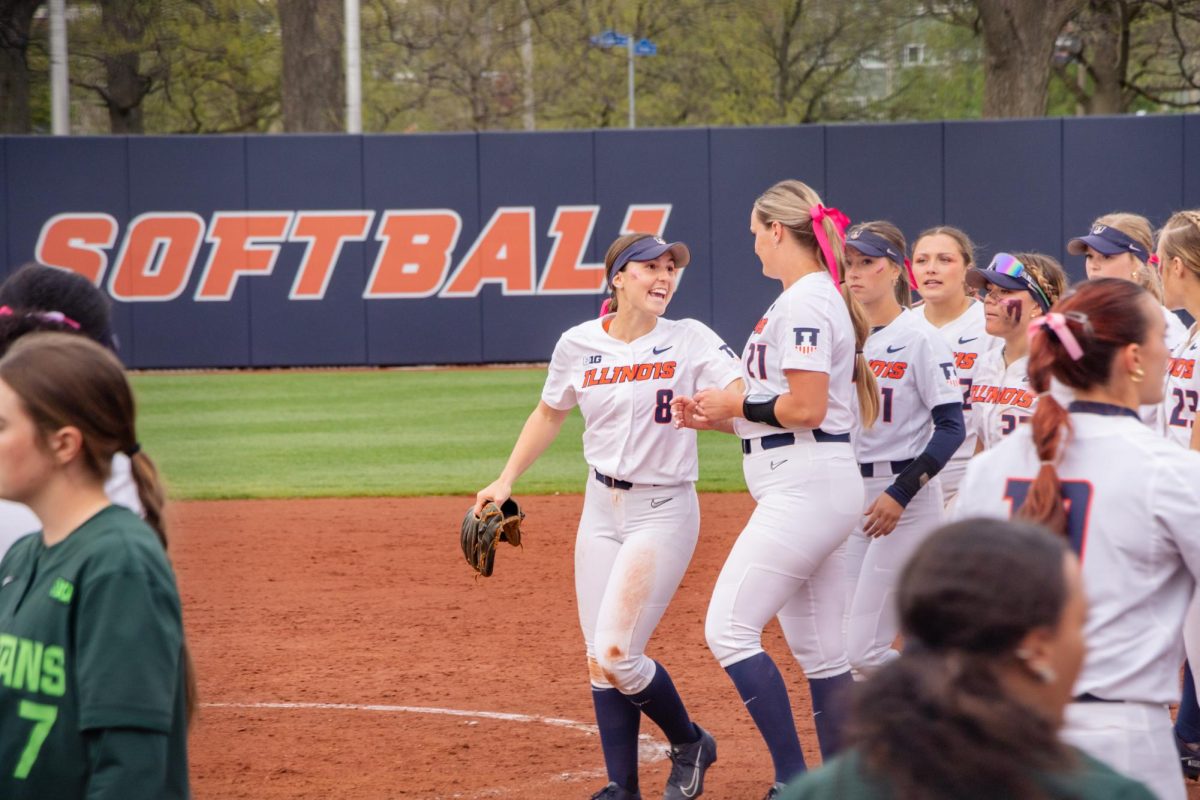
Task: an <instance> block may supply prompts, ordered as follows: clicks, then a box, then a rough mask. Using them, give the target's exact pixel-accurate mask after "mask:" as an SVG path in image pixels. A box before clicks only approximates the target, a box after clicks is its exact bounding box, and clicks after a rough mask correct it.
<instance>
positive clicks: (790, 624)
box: [676, 180, 878, 797]
mask: <svg viewBox="0 0 1200 800" xmlns="http://www.w3.org/2000/svg"><path fill="white" fill-rule="evenodd" d="M847 223H848V220H846V218H845V216H843V215H842V214H841V213H840V212H838V211H837V210H835V209H829V208H825V206H823V205H822V204H821V198H820V197H819V196H818V195H817V193H816V192H814V191H813V190H812V189H810V188H809V187H808V186H806V185H805V184H803V183H801V182H800V181H795V180H789V181H783V182H782V183H778V184H776V185H775V186H772V187H771V188H770V189H768V190H767V191H766V192H765V193H764V194H763V195H762V196H761V197H759V198H758V200H757V201H755V204H754V209H753V211H752V212H751V215H750V231H751V233H753V234H754V252H755V253H756V254H757V255H758V257H759V259H760V260H761V261H762V266H763V274H765V275H766V276H767V277H770V278H775V279H777V280H779V281H781V282H782V283H783V287H784V289H783V293H782V294H781V295H780V296H779V298H778V299H777V300H776V301H775V302H774V303H773V304H771V306H770V307H769V308H768V309H767V311H766V313H765V314H764V315H763V317H762V319H760V320H759V321H758V324H756V325H755V326H754V330H753V331H752V332H751V334H750V338H749V340H748V341H747V343H746V347H745V350H744V351H743V353H742V376H743V378H744V379H745V382H746V385H747V390H746V391H747V393H746V394H745V395H743V393H742V392H741V391H737V390H725V391H720V390H706V391H703V392H700V393H699V394H697V395H696V396H695V398H687V397H685V398H678V399H677V402H676V413H677V414H678V415H679V418H680V420H681V422H682V424H685V425H688V426H689V427H715V428H719V429H721V430H725V431H729V432H732V433H735V434H736V435H738V436H739V437H741V439H742V453H743V454H744V455H745V459H744V461H743V469H744V472H745V476H746V485H747V486H748V487H749V490H750V494H751V495H752V496H753V497H754V499H755V501H756V502H757V504H758V505H757V507H756V508H755V510H754V513H753V514H752V515H751V517H750V520H749V522H747V523H746V527H745V528H744V529H743V530H742V532H741V534H740V535H739V536H738V539H737V542H736V543H735V544H734V546H733V549H732V550H731V551H730V553H729V557H728V559H727V560H726V562H725V566H724V567H723V568H722V569H721V574H720V576H719V577H718V578H717V585H716V588H715V589H714V591H713V597H712V601H711V603H710V604H709V608H708V619H707V621H706V622H705V634H706V636H707V638H708V646H709V648H710V649H711V650H712V652H713V655H715V656H716V658H717V660H718V662H719V663H720V664H721V666H722V667H724V668H725V671H726V672H727V673H728V675H729V677H730V678H731V679H732V680H733V683H734V685H735V686H736V687H737V691H738V694H740V695H741V698H742V701H743V702H744V703H745V704H746V709H747V710H748V711H749V712H750V716H751V717H752V718H753V719H754V723H755V725H757V726H758V730H759V732H760V733H761V734H762V737H763V739H764V740H765V741H766V744H767V748H768V749H769V750H770V752H771V760H772V761H773V763H774V767H775V781H774V785H773V786H772V787H771V789H770V791H769V792H768V794H767V797H775V796H776V795H777V793H778V792H779V790H780V789H781V788H782V786H783V784H784V783H785V782H787V781H788V780H790V779H791V778H793V777H795V776H796V775H797V774H799V773H800V772H802V771H803V770H804V769H805V763H804V755H803V753H802V752H801V750H800V741H799V738H798V737H797V735H796V728H795V722H794V720H793V718H792V709H791V704H790V703H789V701H788V694H787V687H786V686H785V685H784V683H783V679H782V677H781V676H780V673H779V670H778V668H777V667H776V666H775V662H774V661H772V660H771V657H770V656H769V655H767V654H766V653H765V652H764V651H763V649H762V630H763V627H764V626H765V625H766V624H767V622H769V621H770V620H771V618H772V617H778V619H779V623H780V626H781V627H782V628H783V633H784V636H785V637H786V638H787V641H788V645H789V647H790V648H791V651H792V654H793V655H794V656H795V657H796V659H797V660H798V661H799V662H800V665H801V666H802V667H803V668H804V673H805V675H807V676H808V685H809V689H810V691H811V692H812V700H813V714H814V717H815V722H816V726H817V735H818V737H819V739H820V745H821V753H822V755H823V756H829V755H832V754H833V753H834V752H836V750H837V748H838V735H839V729H840V726H841V716H842V710H841V708H840V703H838V702H836V699H837V698H836V696H837V695H838V694H840V693H841V691H842V690H843V689H844V688H845V685H846V684H848V683H850V682H851V678H850V665H849V663H848V662H847V660H846V647H845V639H844V636H843V631H842V625H843V607H844V597H843V593H844V589H843V585H844V582H845V559H844V552H845V542H846V539H847V537H848V536H849V535H850V532H851V531H852V530H853V529H854V526H855V524H856V523H857V522H858V519H859V516H860V515H861V513H862V508H863V482H862V476H861V475H859V471H858V464H857V463H856V462H855V460H854V451H853V449H852V448H851V446H850V431H851V430H852V429H853V428H854V426H855V408H856V405H857V406H858V407H859V408H860V409H861V414H862V418H863V422H864V425H865V426H867V427H869V426H870V425H871V423H872V422H874V420H875V417H876V415H877V413H878V395H877V394H876V391H875V378H874V376H873V375H872V374H871V372H870V370H869V369H868V368H867V363H866V361H865V360H864V359H863V358H862V357H861V352H862V347H863V343H864V342H865V341H866V338H867V334H868V332H869V329H868V325H867V320H866V317H865V315H864V312H863V310H862V306H861V305H859V303H858V301H857V300H855V299H854V296H853V295H851V294H850V292H849V289H848V288H846V287H845V286H842V277H843V275H844V274H845V265H846V258H845V252H844V244H843V240H842V236H843V235H844V234H843V232H844V231H845V228H846V225H847ZM856 387H857V390H858V402H857V404H856V403H855V388H856Z"/></svg>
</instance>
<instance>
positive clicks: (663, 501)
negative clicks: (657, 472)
mask: <svg viewBox="0 0 1200 800" xmlns="http://www.w3.org/2000/svg"><path fill="white" fill-rule="evenodd" d="M674 499H675V498H674V497H660V498H658V499H657V500H651V501H650V507H651V508H661V507H662V506H665V505H666V504H667V503H669V502H671V501H672V500H674Z"/></svg>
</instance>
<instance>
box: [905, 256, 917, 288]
mask: <svg viewBox="0 0 1200 800" xmlns="http://www.w3.org/2000/svg"><path fill="white" fill-rule="evenodd" d="M904 269H905V270H906V271H907V272H908V288H910V289H916V288H917V276H916V275H914V274H913V271H912V262H911V261H909V260H908V259H907V258H906V259H904Z"/></svg>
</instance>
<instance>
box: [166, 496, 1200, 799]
mask: <svg viewBox="0 0 1200 800" xmlns="http://www.w3.org/2000/svg"><path fill="white" fill-rule="evenodd" d="M466 505H467V501H466V500H465V499H463V498H421V499H393V500H372V499H366V500H289V501H235V502H194V503H179V504H176V505H175V506H174V507H173V510H172V523H173V529H172V538H173V543H172V557H173V559H174V562H175V565H176V570H177V572H178V574H179V582H180V587H181V590H182V594H183V599H184V613H185V620H186V624H187V628H188V634H189V637H190V642H191V647H192V652H193V655H194V657H195V661H196V666H197V671H198V674H199V682H200V692H201V703H202V704H203V705H202V709H201V714H200V717H199V719H198V720H197V721H196V724H195V726H194V728H193V732H192V737H191V759H192V776H193V789H194V795H195V797H196V798H197V800H218V799H219V800H224V799H225V798H254V800H274V799H275V798H289V800H292V799H295V800H300V799H301V798H313V799H314V800H317V799H318V798H319V799H320V800H326V799H327V798H338V799H339V800H383V798H522V799H530V800H536V799H538V798H554V799H556V800H557V799H558V798H586V797H588V796H589V795H590V794H591V792H592V791H594V790H595V789H596V788H598V787H599V786H600V785H602V784H603V783H604V778H603V774H604V773H603V761H602V758H601V754H600V746H599V740H598V738H597V736H596V734H595V732H594V727H593V726H592V707H591V697H590V692H589V689H588V682H587V666H586V662H585V659H584V656H583V645H582V639H581V637H580V633H579V624H578V621H577V618H576V610H575V602H574V593H573V588H572V577H571V571H572V547H573V540H574V531H575V524H576V520H577V519H578V514H579V511H580V507H581V505H582V498H581V497H578V496H563V497H530V498H525V507H526V509H527V511H528V513H529V520H528V521H527V525H526V527H525V547H524V549H522V550H516V549H512V548H509V547H506V546H503V549H502V550H501V551H500V553H499V555H498V557H497V570H496V575H495V576H493V577H492V578H490V579H486V580H485V579H480V580H478V581H475V580H473V579H472V578H471V572H470V569H469V568H468V567H467V565H466V564H465V563H463V560H462V556H461V554H460V551H459V548H458V536H457V530H456V529H457V527H458V520H459V519H461V515H462V513H463V511H464V509H465V508H466ZM751 508H752V501H751V500H750V499H749V497H747V496H746V495H703V496H702V497H701V509H702V528H701V536H700V545H699V546H698V547H697V550H696V555H695V558H694V559H693V562H692V566H691V569H690V570H689V572H688V574H687V576H686V577H685V578H684V581H683V585H682V586H681V588H680V590H679V593H678V595H677V596H676V599H675V602H674V603H673V604H672V606H671V608H670V609H669V610H668V612H667V615H666V617H665V618H664V619H663V621H662V624H661V625H660V627H659V630H658V633H657V634H656V636H655V638H654V639H652V640H651V648H650V651H649V654H650V655H652V656H653V657H655V658H657V659H658V660H660V661H661V662H663V664H664V665H666V666H667V668H668V669H670V671H671V674H672V677H673V678H674V679H675V682H676V684H677V685H678V686H679V689H680V692H681V693H682V695H683V697H684V699H685V700H686V701H687V703H688V705H689V708H690V710H691V711H692V713H693V715H694V716H695V718H696V719H697V721H699V722H700V723H701V724H703V725H704V726H706V727H707V728H708V729H709V730H710V731H712V732H713V734H714V735H715V736H716V737H717V739H718V753H719V760H718V762H717V764H716V765H715V766H714V767H713V769H712V771H711V772H710V773H709V778H708V780H707V782H706V783H707V786H706V788H707V791H706V792H705V796H706V797H708V798H712V799H713V800H720V799H721V798H726V799H727V800H732V799H733V798H737V799H738V800H744V799H745V798H755V799H756V798H758V797H761V796H762V794H763V793H764V792H765V791H766V788H767V786H768V784H769V781H770V778H771V766H770V758H769V757H768V755H767V752H766V749H765V747H764V746H763V745H762V743H761V740H760V739H759V738H758V735H757V733H756V731H755V729H754V727H753V724H752V723H751V722H750V719H749V716H748V715H747V714H746V713H745V711H744V710H743V708H742V704H741V701H740V700H739V698H738V696H737V693H736V692H735V691H734V688H733V685H732V684H731V683H730V681H729V679H728V678H727V677H726V676H725V674H724V673H723V672H722V671H721V669H720V668H719V667H718V666H717V664H716V662H715V661H714V660H713V659H712V657H711V655H710V654H709V652H708V649H707V647H706V646H705V644H704V630H703V624H704V611H705V608H706V606H707V603H708V598H709V595H710V594H711V591H712V586H713V583H714V582H715V580H716V576H717V572H718V571H719V569H720V567H721V564H722V562H723V560H724V557H725V554H726V553H727V552H728V550H729V547H730V545H731V544H732V542H733V539H734V537H735V536H736V534H737V532H738V530H740V528H741V525H742V524H743V522H744V521H745V519H746V518H747V516H748V515H749V513H750V510H751ZM766 646H767V649H768V651H769V652H770V653H771V654H772V655H774V656H775V658H776V661H777V662H778V664H779V666H780V669H781V670H782V671H783V674H784V677H785V679H786V680H787V681H788V683H789V685H790V686H791V687H792V689H793V691H792V699H793V702H794V705H795V708H794V711H795V713H796V717H797V724H798V727H799V729H800V731H801V738H802V740H803V743H804V751H805V756H806V757H807V758H808V759H809V761H810V763H817V762H818V761H819V755H818V754H817V750H816V736H815V734H814V732H813V727H812V723H811V717H810V708H809V705H808V692H807V689H806V687H805V684H804V677H803V675H802V673H801V671H800V669H799V667H798V665H797V664H796V662H795V661H794V660H793V659H792V658H791V656H790V654H789V653H788V651H787V647H786V645H785V644H784V642H783V639H782V637H781V635H780V634H779V631H778V628H777V626H772V627H771V628H769V629H768V634H767V636H766ZM642 730H643V734H652V735H653V736H654V737H655V738H654V739H649V738H648V737H645V736H644V737H643V738H644V739H646V741H644V746H643V748H642V770H641V779H642V789H643V792H644V794H645V796H646V797H647V798H652V797H657V796H659V795H660V794H661V791H662V785H663V783H664V781H665V780H666V775H667V772H668V769H669V762H667V761H666V760H665V758H664V757H663V750H664V748H665V745H664V743H663V742H662V741H661V735H660V734H659V733H658V731H657V729H655V728H654V727H653V725H652V724H650V723H648V722H643V728H642ZM1191 796H1192V797H1193V798H1197V797H1200V793H1195V792H1193V793H1192V794H1191Z"/></svg>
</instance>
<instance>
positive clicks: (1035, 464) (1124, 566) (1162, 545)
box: [956, 404, 1200, 799]
mask: <svg viewBox="0 0 1200 800" xmlns="http://www.w3.org/2000/svg"><path fill="white" fill-rule="evenodd" d="M1073 407H1075V408H1079V404H1075V405H1074V406H1073ZM1099 410H1102V411H1107V412H1109V413H1108V414H1101V413H1081V412H1080V411H1072V412H1071V425H1072V429H1073V431H1072V434H1071V436H1070V438H1069V439H1068V440H1067V445H1066V451H1065V453H1064V455H1063V458H1062V460H1061V463H1060V464H1059V465H1058V474H1059V476H1060V478H1061V480H1062V481H1063V493H1064V496H1065V497H1066V498H1067V499H1069V500H1070V501H1071V503H1070V508H1069V511H1068V528H1069V534H1070V537H1071V545H1072V547H1073V549H1074V550H1075V552H1076V553H1078V554H1079V556H1080V559H1081V561H1082V564H1083V580H1084V588H1085V590H1086V592H1087V595H1088V602H1089V614H1088V619H1087V623H1086V625H1085V628H1084V635H1085V638H1086V641H1087V645H1088V652H1087V657H1086V658H1085V660H1084V665H1083V670H1082V672H1081V673H1080V675H1079V679H1078V681H1077V682H1076V684H1075V689H1074V692H1075V696H1076V697H1077V698H1078V699H1079V700H1080V702H1075V703H1072V704H1071V706H1070V708H1069V710H1068V714H1067V726H1066V727H1065V728H1064V730H1063V738H1064V740H1066V741H1068V742H1070V743H1071V744H1074V745H1076V746H1078V747H1080V748H1082V749H1084V750H1086V751H1088V752H1089V753H1091V754H1092V755H1094V756H1095V757H1097V758H1099V759H1101V760H1103V761H1105V762H1107V763H1109V764H1111V765H1112V766H1113V767H1115V768H1117V769H1121V770H1123V771H1124V772H1126V774H1128V775H1129V776H1130V777H1133V778H1136V779H1137V780H1140V781H1142V782H1143V783H1145V784H1146V785H1147V786H1149V787H1151V788H1152V789H1154V790H1155V791H1156V792H1157V793H1158V795H1159V797H1163V798H1172V799H1174V798H1183V797H1184V791H1183V778H1182V776H1181V774H1180V771H1179V760H1178V757H1177V756H1176V755H1175V748H1174V740H1173V738H1172V736H1173V734H1172V731H1171V720H1170V717H1169V715H1168V714H1167V712H1166V708H1165V707H1166V705H1167V704H1169V703H1175V702H1178V701H1179V691H1180V690H1179V665H1180V664H1181V663H1183V655H1184V654H1183V636H1182V635H1181V631H1182V630H1183V626H1184V619H1185V615H1186V614H1187V611H1188V605H1189V602H1190V600H1191V598H1192V593H1193V590H1194V589H1195V585H1196V581H1195V579H1194V576H1196V575H1200V528H1198V527H1197V517H1196V509H1197V508H1200V453H1196V452H1192V451H1188V450H1184V449H1182V448H1180V447H1178V446H1176V445H1175V444H1173V443H1171V442H1168V441H1166V440H1164V439H1163V438H1162V437H1161V436H1159V435H1157V434H1156V433H1154V432H1153V431H1151V430H1150V429H1149V428H1148V427H1146V425H1145V424H1143V423H1142V421H1141V420H1140V419H1139V418H1138V417H1137V416H1136V415H1134V414H1133V413H1132V412H1128V411H1125V412H1124V413H1121V414H1120V415H1116V416H1114V415H1111V414H1112V413H1113V410H1114V407H1112V406H1101V407H1099ZM1039 467H1040V464H1039V461H1038V456H1037V453H1036V451H1035V450H1034V446H1033V443H1032V435H1031V431H1030V429H1029V428H1022V429H1020V430H1019V431H1018V432H1017V433H1015V434H1013V435H1012V436H1010V437H1008V439H1007V440H1006V441H1004V442H1002V443H1000V444H999V445H998V446H997V447H996V448H995V449H994V450H989V451H988V452H986V453H982V454H980V455H979V456H978V457H977V458H976V459H975V460H973V461H972V462H971V465H970V466H969V467H968V468H967V474H966V477H965V478H964V480H963V483H962V487H961V488H960V490H959V492H960V497H959V503H958V507H957V509H956V515H957V516H958V517H960V518H961V517H969V516H976V515H979V516H988V517H1001V518H1008V517H1009V516H1010V515H1011V514H1012V513H1013V511H1014V509H1017V508H1019V507H1020V505H1021V504H1022V503H1023V502H1024V499H1025V496H1026V494H1027V492H1028V490H1029V486H1030V484H1031V483H1032V480H1033V478H1034V476H1035V475H1036V474H1037V472H1038V470H1039ZM1100 699H1102V700H1103V701H1110V702H1103V701H1101V700H1100ZM1083 700H1087V701H1088V702H1082V701H1083Z"/></svg>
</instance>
